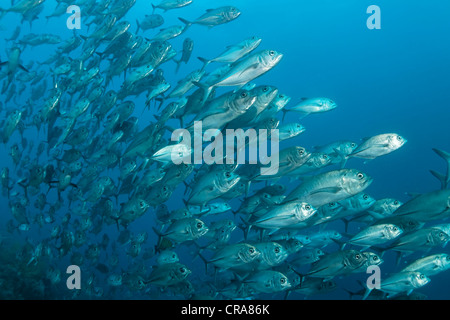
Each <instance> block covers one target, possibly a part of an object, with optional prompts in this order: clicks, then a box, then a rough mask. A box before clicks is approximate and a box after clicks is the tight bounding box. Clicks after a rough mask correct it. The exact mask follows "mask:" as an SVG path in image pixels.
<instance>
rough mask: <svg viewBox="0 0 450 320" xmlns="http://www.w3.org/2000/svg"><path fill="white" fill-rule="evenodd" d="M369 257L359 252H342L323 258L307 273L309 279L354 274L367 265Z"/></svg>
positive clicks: (328, 278)
mask: <svg viewBox="0 0 450 320" xmlns="http://www.w3.org/2000/svg"><path fill="white" fill-rule="evenodd" d="M366 261H367V257H366V256H365V255H363V254H362V253H361V252H360V251H358V250H341V251H336V252H333V253H330V254H328V255H324V256H322V257H321V258H320V259H319V261H317V262H315V263H313V264H312V265H311V269H310V270H309V271H308V273H306V276H309V277H319V278H325V279H327V280H331V279H332V278H334V277H336V276H339V275H345V274H348V273H352V272H353V271H354V270H356V269H358V268H359V267H361V265H363V264H364V263H366Z"/></svg>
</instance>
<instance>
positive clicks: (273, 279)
mask: <svg viewBox="0 0 450 320" xmlns="http://www.w3.org/2000/svg"><path fill="white" fill-rule="evenodd" d="M244 282H245V283H247V284H249V286H250V288H252V289H253V290H255V291H256V292H261V293H275V292H281V291H284V290H288V289H289V288H291V286H292V285H291V283H290V282H289V279H288V278H287V277H286V276H285V275H284V274H282V273H281V272H278V271H273V270H262V271H259V272H257V273H254V274H251V275H250V276H249V277H248V278H246V279H245V280H244Z"/></svg>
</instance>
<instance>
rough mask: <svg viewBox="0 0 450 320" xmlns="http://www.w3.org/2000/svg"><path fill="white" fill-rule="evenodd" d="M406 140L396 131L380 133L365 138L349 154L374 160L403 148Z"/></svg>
mask: <svg viewBox="0 0 450 320" xmlns="http://www.w3.org/2000/svg"><path fill="white" fill-rule="evenodd" d="M406 142H407V140H406V139H405V138H403V137H402V136H400V135H398V134H395V133H385V134H380V135H376V136H373V137H370V138H367V139H366V140H364V141H363V142H362V143H361V144H359V145H358V147H357V148H356V149H355V150H353V152H352V153H350V154H349V155H348V156H349V157H357V158H363V159H369V160H372V159H375V158H377V157H380V156H383V155H386V154H389V153H391V152H393V151H395V150H397V149H399V148H401V147H402V146H403V145H404V144H405V143H406Z"/></svg>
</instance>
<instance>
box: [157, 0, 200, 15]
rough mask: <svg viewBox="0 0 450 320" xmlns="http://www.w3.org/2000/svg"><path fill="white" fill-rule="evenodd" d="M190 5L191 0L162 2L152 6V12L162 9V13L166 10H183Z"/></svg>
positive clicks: (164, 0)
mask: <svg viewBox="0 0 450 320" xmlns="http://www.w3.org/2000/svg"><path fill="white" fill-rule="evenodd" d="M191 3H192V0H162V1H161V2H160V3H159V4H156V5H155V4H153V3H152V7H153V11H155V9H162V10H164V12H166V11H168V10H173V9H178V8H183V7H185V6H187V5H190V4H191Z"/></svg>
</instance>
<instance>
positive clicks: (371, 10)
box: [366, 5, 381, 30]
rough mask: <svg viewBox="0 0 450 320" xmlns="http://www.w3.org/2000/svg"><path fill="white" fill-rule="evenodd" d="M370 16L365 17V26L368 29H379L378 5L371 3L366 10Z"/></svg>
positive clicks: (379, 14)
mask: <svg viewBox="0 0 450 320" xmlns="http://www.w3.org/2000/svg"><path fill="white" fill-rule="evenodd" d="M366 12H367V13H368V14H371V16H370V17H369V18H368V19H367V28H369V29H370V30H373V29H381V9H380V7H379V6H376V5H371V6H369V7H368V8H367V11H366Z"/></svg>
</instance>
